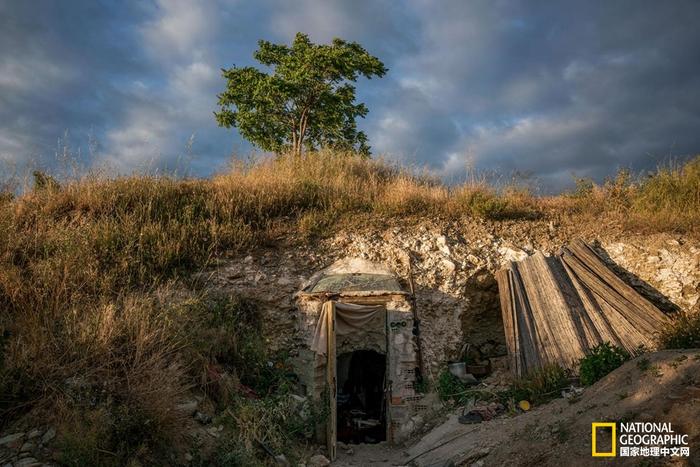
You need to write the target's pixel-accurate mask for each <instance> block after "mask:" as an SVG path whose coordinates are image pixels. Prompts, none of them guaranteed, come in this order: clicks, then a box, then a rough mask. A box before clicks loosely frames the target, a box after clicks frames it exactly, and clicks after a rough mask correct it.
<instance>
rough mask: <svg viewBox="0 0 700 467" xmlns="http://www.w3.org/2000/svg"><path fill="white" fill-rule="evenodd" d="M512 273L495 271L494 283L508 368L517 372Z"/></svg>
mask: <svg viewBox="0 0 700 467" xmlns="http://www.w3.org/2000/svg"><path fill="white" fill-rule="evenodd" d="M511 276H512V274H511V272H510V271H509V270H508V269H501V270H499V271H497V272H496V283H497V284H498V297H499V299H500V302H501V316H502V318H503V331H504V334H505V338H506V348H507V349H508V356H509V360H508V361H509V367H510V370H511V371H512V372H513V373H515V374H519V372H520V370H519V366H520V362H519V361H518V360H519V358H520V357H519V352H518V338H517V334H516V332H517V330H516V321H515V319H514V317H515V309H514V308H515V307H514V302H513V290H512V288H511V282H512V277H511Z"/></svg>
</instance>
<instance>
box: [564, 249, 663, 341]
mask: <svg viewBox="0 0 700 467" xmlns="http://www.w3.org/2000/svg"><path fill="white" fill-rule="evenodd" d="M569 251H571V252H572V254H574V255H575V256H576V257H578V258H579V259H580V260H581V261H583V262H584V263H585V264H586V266H587V267H588V268H590V269H591V270H592V271H593V272H594V273H595V274H596V275H598V277H599V278H600V279H601V280H602V281H603V282H604V283H605V284H606V285H608V287H609V289H610V291H611V292H614V293H615V294H617V295H619V296H620V297H621V298H622V299H623V300H624V302H626V305H627V306H628V307H629V308H631V309H632V310H633V311H634V312H635V317H636V318H637V319H638V320H639V321H640V322H644V323H647V324H648V325H649V331H651V332H653V331H654V330H656V329H658V328H659V326H663V325H664V324H665V323H666V322H667V321H668V319H667V317H666V315H665V314H664V313H663V312H662V311H661V310H659V309H658V308H657V307H656V306H654V304H652V303H651V302H650V301H649V300H647V299H646V298H644V297H643V296H642V295H640V294H639V293H638V292H637V291H636V290H634V288H632V287H631V286H630V285H629V284H627V283H626V282H625V281H623V280H622V279H621V278H620V277H619V276H618V275H617V274H615V272H614V271H612V270H611V269H610V267H609V266H608V265H607V264H605V262H604V261H603V259H602V258H601V257H600V256H598V254H597V253H596V252H595V251H594V250H593V249H592V248H591V247H589V246H588V245H586V244H585V243H584V242H583V241H582V240H580V239H578V240H576V241H574V242H572V245H571V247H570V248H569Z"/></svg>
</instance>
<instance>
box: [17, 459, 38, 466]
mask: <svg viewBox="0 0 700 467" xmlns="http://www.w3.org/2000/svg"><path fill="white" fill-rule="evenodd" d="M40 465H41V462H39V461H37V460H36V459H35V458H33V457H25V458H24V459H20V460H18V461H16V462H15V467H38V466H40Z"/></svg>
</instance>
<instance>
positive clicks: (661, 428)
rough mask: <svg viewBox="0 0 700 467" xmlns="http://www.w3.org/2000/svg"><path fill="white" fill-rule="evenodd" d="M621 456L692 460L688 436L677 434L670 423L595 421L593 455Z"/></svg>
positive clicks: (592, 429) (592, 434)
mask: <svg viewBox="0 0 700 467" xmlns="http://www.w3.org/2000/svg"><path fill="white" fill-rule="evenodd" d="M618 425H619V429H618ZM618 447H619V450H618V449H617V448H618ZM618 452H619V454H618ZM617 455H619V456H620V457H690V447H689V446H688V435H687V434H682V433H676V431H675V430H674V429H673V427H672V426H671V424H670V423H668V422H654V423H652V422H647V423H642V422H620V423H619V424H618V423H617V422H593V423H592V424H591V456H593V457H615V456H617Z"/></svg>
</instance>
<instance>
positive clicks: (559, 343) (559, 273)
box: [496, 240, 668, 375]
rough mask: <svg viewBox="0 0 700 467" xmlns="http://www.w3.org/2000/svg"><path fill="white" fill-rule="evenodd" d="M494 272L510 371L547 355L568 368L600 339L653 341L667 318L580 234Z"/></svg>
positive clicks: (633, 345)
mask: <svg viewBox="0 0 700 467" xmlns="http://www.w3.org/2000/svg"><path fill="white" fill-rule="evenodd" d="M496 280H497V282H498V288H499V294H500V303H501V314H502V316H503V326H504V330H505V334H506V346H507V347H508V352H509V355H510V359H509V362H510V368H511V371H513V372H514V373H515V374H517V375H524V374H526V373H527V372H529V371H531V370H532V369H535V368H539V367H541V366H543V365H544V364H547V363H556V364H559V365H562V366H564V367H567V368H573V367H575V366H576V364H577V363H578V361H579V359H580V358H581V357H583V356H584V355H585V354H586V352H587V351H589V350H590V349H591V348H593V347H595V346H596V345H598V344H600V343H602V342H610V343H612V344H614V345H617V346H620V347H623V348H625V349H627V350H628V351H630V352H633V351H634V350H635V349H637V348H639V346H646V347H648V348H652V347H653V343H654V340H653V335H654V333H655V332H658V330H659V329H660V327H661V326H663V325H664V323H665V322H666V321H667V319H668V318H667V317H666V315H664V313H663V312H661V311H660V310H659V309H658V308H656V307H655V306H654V305H653V304H652V303H651V302H649V301H648V300H647V299H646V298H644V297H643V296H641V295H640V294H639V293H637V291H635V290H634V289H633V288H632V287H631V286H629V285H628V284H627V283H625V282H624V281H623V280H622V279H621V278H620V277H618V276H617V274H616V273H615V272H614V271H613V270H611V269H610V268H609V267H608V265H607V264H606V263H605V261H603V259H602V258H600V257H599V256H598V254H597V253H596V252H595V251H594V250H593V249H592V248H591V247H589V246H588V245H586V244H585V243H584V242H583V241H581V240H577V241H574V242H572V244H571V245H569V246H567V247H565V248H563V249H562V251H561V252H560V254H558V255H556V256H553V257H546V256H544V254H542V253H541V252H536V253H535V254H534V255H533V256H530V257H528V258H526V259H524V260H523V261H520V262H517V263H513V262H511V263H510V264H509V266H508V267H506V268H504V269H502V270H501V271H498V273H497V274H496Z"/></svg>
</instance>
